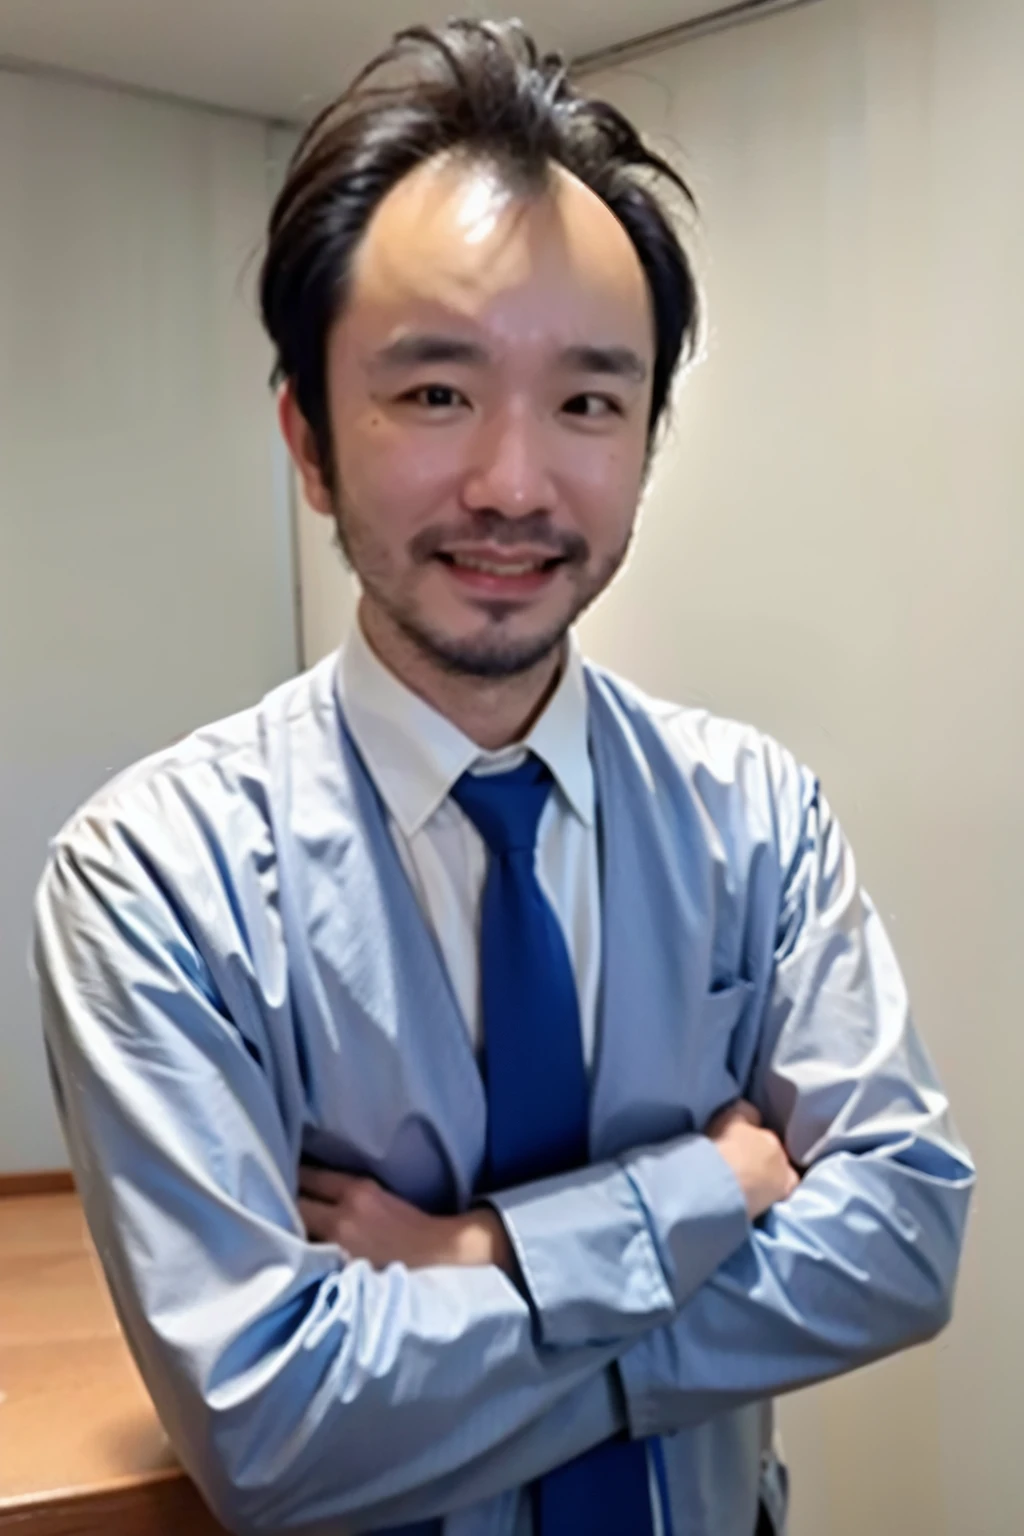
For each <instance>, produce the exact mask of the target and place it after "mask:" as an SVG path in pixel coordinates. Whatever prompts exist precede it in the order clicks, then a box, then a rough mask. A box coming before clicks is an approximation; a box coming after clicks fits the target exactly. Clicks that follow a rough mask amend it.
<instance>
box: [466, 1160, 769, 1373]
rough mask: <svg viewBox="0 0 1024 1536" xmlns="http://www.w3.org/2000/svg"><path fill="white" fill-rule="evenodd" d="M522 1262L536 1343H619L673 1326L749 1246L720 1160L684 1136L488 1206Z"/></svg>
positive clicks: (743, 1216)
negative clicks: (705, 1285)
mask: <svg viewBox="0 0 1024 1536" xmlns="http://www.w3.org/2000/svg"><path fill="white" fill-rule="evenodd" d="M487 1203H488V1204H490V1205H491V1206H493V1208H494V1209H495V1210H496V1211H497V1212H498V1214H499V1216H500V1217H501V1219H502V1221H503V1223H504V1225H505V1229H506V1231H507V1232H508V1235H509V1240H510V1242H511V1244H512V1247H513V1249H514V1251H515V1255H516V1258H517V1260H518V1262H519V1267H520V1271H521V1273H522V1278H523V1285H524V1287H525V1289H526V1293H527V1297H528V1300H529V1301H530V1303H531V1306H532V1308H533V1312H534V1316H535V1318H536V1320H537V1326H538V1331H539V1336H540V1342H541V1343H542V1344H545V1345H549V1346H552V1347H561V1348H567V1347H575V1346H578V1345H588V1344H599V1343H608V1342H613V1341H616V1340H618V1339H622V1338H624V1337H629V1336H631V1335H632V1334H634V1333H640V1332H642V1331H644V1330H645V1329H647V1328H650V1327H651V1326H652V1325H654V1324H656V1323H658V1322H664V1321H667V1320H668V1318H670V1317H672V1316H673V1315H674V1314H675V1312H676V1311H677V1309H678V1308H679V1307H680V1306H681V1305H682V1303H683V1302H684V1301H685V1300H686V1299H687V1297H688V1296H689V1295H690V1294H692V1292H693V1291H694V1290H695V1289H696V1288H697V1287H698V1286H699V1285H700V1284H702V1282H703V1281H704V1280H705V1279H707V1278H708V1276H709V1275H711V1274H712V1273H713V1272H714V1271H715V1270H716V1269H717V1268H718V1266H719V1264H720V1263H721V1262H722V1261H723V1259H725V1258H727V1257H728V1255H729V1254H730V1253H732V1251H733V1250H734V1249H735V1248H737V1247H738V1246H739V1245H740V1244H741V1243H742V1242H743V1241H744V1240H745V1238H746V1236H747V1233H748V1222H747V1212H746V1205H745V1202H744V1199H743V1194H742V1191H741V1190H740V1187H739V1184H738V1183H737V1181H736V1179H735V1177H734V1176H733V1174H732V1171H731V1170H730V1168H729V1166H728V1164H727V1163H726V1162H725V1159H724V1158H723V1157H722V1156H721V1154H720V1153H719V1152H718V1151H717V1149H716V1148H715V1147H714V1145H713V1144H712V1143H711V1142H710V1141H709V1140H707V1138H706V1137H703V1136H684V1137H681V1138H680V1139H678V1140H677V1141H674V1142H669V1143H668V1144H667V1145H665V1146H663V1147H655V1148H651V1149H649V1150H647V1151H642V1152H635V1153H632V1154H630V1155H629V1156H628V1157H627V1158H623V1159H621V1160H620V1161H619V1162H618V1163H604V1164H600V1165H598V1166H597V1167H594V1168H585V1169H580V1170H578V1171H576V1172H573V1173H568V1174H561V1175H559V1176H557V1177H555V1178H551V1179H542V1180H538V1181H537V1182H536V1183H533V1184H528V1185H523V1186H522V1187H520V1188H518V1189H512V1190H507V1191H505V1192H503V1193H500V1194H495V1195H491V1196H488V1200H487Z"/></svg>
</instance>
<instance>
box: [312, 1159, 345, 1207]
mask: <svg viewBox="0 0 1024 1536" xmlns="http://www.w3.org/2000/svg"><path fill="white" fill-rule="evenodd" d="M354 1182H355V1180H354V1179H353V1178H352V1175H351V1174H348V1173H339V1172H338V1170H337V1169H336V1168H314V1167H313V1165H312V1164H311V1163H300V1164H299V1189H300V1190H301V1192H302V1193H303V1194H304V1195H312V1196H314V1197H315V1198H316V1199H317V1200H329V1201H330V1202H331V1203H332V1204H334V1205H337V1204H338V1203H339V1202H340V1201H342V1200H344V1198H345V1196H346V1195H347V1194H348V1193H349V1191H350V1189H351V1187H352V1185H353V1183H354Z"/></svg>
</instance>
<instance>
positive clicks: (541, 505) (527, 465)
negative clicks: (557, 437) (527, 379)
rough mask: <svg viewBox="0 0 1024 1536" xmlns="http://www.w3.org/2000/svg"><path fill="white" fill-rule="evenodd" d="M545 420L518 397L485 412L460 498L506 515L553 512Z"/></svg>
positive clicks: (471, 507)
mask: <svg viewBox="0 0 1024 1536" xmlns="http://www.w3.org/2000/svg"><path fill="white" fill-rule="evenodd" d="M550 452H551V444H550V439H549V438H548V435H547V433H546V432H545V424H544V423H543V422H542V421H540V420H539V419H538V418H537V415H536V412H534V411H533V410H531V409H530V407H529V406H528V405H526V404H523V403H519V402H516V403H515V404H509V405H507V406H506V407H504V408H503V409H502V410H501V411H496V412H494V413H493V414H491V415H490V416H489V417H487V418H485V419H484V420H483V421H482V422H481V423H480V426H479V428H478V430H477V432H476V434H475V436H474V439H473V445H472V448H471V453H470V464H469V470H468V472H467V474H466V477H465V479H464V481H463V486H462V499H463V502H464V504H465V506H466V508H467V509H468V510H470V511H483V510H490V511H495V512H501V513H502V514H503V515H504V516H506V517H528V516H529V515H530V513H532V512H538V511H545V512H552V511H553V510H554V504H555V494H556V493H555V486H554V482H553V479H552V475H551V470H550V464H549V458H550Z"/></svg>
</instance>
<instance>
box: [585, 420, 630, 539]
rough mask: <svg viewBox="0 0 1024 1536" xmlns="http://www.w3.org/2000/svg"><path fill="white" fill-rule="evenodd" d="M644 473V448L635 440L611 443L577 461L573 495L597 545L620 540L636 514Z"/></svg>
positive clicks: (587, 528) (588, 532)
mask: <svg viewBox="0 0 1024 1536" xmlns="http://www.w3.org/2000/svg"><path fill="white" fill-rule="evenodd" d="M642 475H643V450H642V448H641V449H640V451H639V452H638V451H637V450H636V449H635V448H634V447H633V445H632V444H624V443H618V444H608V445H607V446H606V447H604V448H603V451H602V452H600V453H594V454H593V455H590V456H588V459H587V462H586V464H585V465H583V464H579V463H578V464H577V465H576V467H575V472H574V475H573V479H572V484H573V487H574V489H573V493H572V494H573V499H574V500H575V502H576V505H577V508H578V516H579V517H580V520H581V522H584V523H585V524H586V530H587V534H588V537H589V538H590V540H591V542H592V543H593V544H594V545H595V546H600V545H603V544H608V545H610V544H617V543H618V542H619V541H620V540H621V538H622V537H623V535H624V534H625V532H626V531H627V529H628V528H629V526H630V525H631V523H632V521H633V518H634V517H635V516H636V510H637V502H638V500H639V497H640V482H641V477H642Z"/></svg>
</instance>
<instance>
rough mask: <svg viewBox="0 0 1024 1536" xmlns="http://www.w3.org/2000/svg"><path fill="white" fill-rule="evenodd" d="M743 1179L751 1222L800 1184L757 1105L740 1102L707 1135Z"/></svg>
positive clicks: (717, 1118) (723, 1112)
mask: <svg viewBox="0 0 1024 1536" xmlns="http://www.w3.org/2000/svg"><path fill="white" fill-rule="evenodd" d="M704 1134H705V1135H706V1136H708V1137H710V1139H711V1140H712V1141H713V1142H714V1144H715V1146H716V1147H717V1148H718V1150H719V1152H720V1153H721V1154H722V1156H723V1157H724V1158H725V1160H726V1162H727V1163H728V1164H729V1167H730V1168H731V1169H732V1171H733V1173H734V1174H735V1175H736V1178H737V1179H738V1180H739V1185H740V1188H741V1189H742V1191H743V1195H744V1198H745V1200H746V1202H747V1212H748V1214H749V1216H750V1219H751V1221H754V1220H756V1218H757V1217H758V1216H763V1215H764V1213H765V1211H767V1210H768V1208H769V1207H770V1206H773V1205H775V1204H776V1202H777V1201H779V1200H785V1199H786V1198H787V1197H788V1196H789V1195H791V1194H792V1193H793V1191H794V1189H796V1187H797V1185H798V1184H799V1183H800V1175H799V1174H798V1173H797V1171H796V1169H795V1168H794V1167H793V1165H792V1163H791V1162H790V1161H789V1158H788V1157H787V1156H786V1149H785V1147H784V1146H783V1145H782V1142H781V1141H780V1140H779V1138H778V1137H777V1136H776V1135H775V1132H774V1131H766V1130H765V1129H764V1127H763V1125H762V1123H761V1116H760V1115H759V1114H758V1112H757V1110H756V1109H755V1108H754V1106H753V1104H748V1103H747V1101H746V1100H745V1099H738V1100H737V1101H736V1103H735V1104H730V1105H729V1106H728V1108H727V1109H723V1110H720V1111H719V1112H718V1114H717V1115H716V1116H715V1117H714V1119H713V1120H712V1121H711V1122H710V1124H709V1125H708V1128H707V1130H706V1131H705V1133H704Z"/></svg>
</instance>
